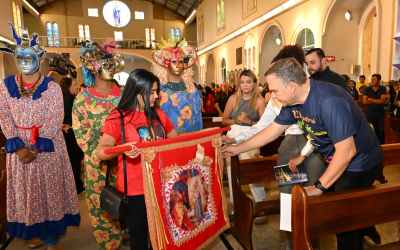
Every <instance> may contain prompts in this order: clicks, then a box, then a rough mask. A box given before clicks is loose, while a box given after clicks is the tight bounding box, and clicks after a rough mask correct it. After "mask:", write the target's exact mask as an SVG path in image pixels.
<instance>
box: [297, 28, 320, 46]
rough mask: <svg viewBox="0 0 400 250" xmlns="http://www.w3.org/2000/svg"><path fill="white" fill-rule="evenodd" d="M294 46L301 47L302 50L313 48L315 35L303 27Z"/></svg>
mask: <svg viewBox="0 0 400 250" xmlns="http://www.w3.org/2000/svg"><path fill="white" fill-rule="evenodd" d="M295 44H297V45H299V46H301V47H302V48H303V49H304V50H309V49H312V48H314V47H315V35H314V32H313V31H312V30H311V29H310V28H308V27H305V28H303V29H302V30H300V32H299V33H298V34H297V36H296V41H295Z"/></svg>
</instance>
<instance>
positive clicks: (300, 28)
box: [290, 24, 317, 45]
mask: <svg viewBox="0 0 400 250" xmlns="http://www.w3.org/2000/svg"><path fill="white" fill-rule="evenodd" d="M304 29H309V30H311V32H312V33H313V34H317V32H315V30H314V29H313V28H312V27H310V26H308V25H306V24H300V25H298V26H297V27H296V29H295V31H294V32H293V34H292V36H291V37H290V44H296V40H297V37H298V36H299V34H300V32H302V31H303V30H304ZM314 39H315V43H316V45H317V40H316V37H315V35H314Z"/></svg>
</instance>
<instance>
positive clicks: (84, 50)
mask: <svg viewBox="0 0 400 250" xmlns="http://www.w3.org/2000/svg"><path fill="white" fill-rule="evenodd" d="M115 47H116V44H115V42H109V43H106V44H103V46H100V45H98V44H97V43H95V42H91V41H84V42H82V44H81V49H80V54H81V56H80V59H81V63H82V74H83V79H84V84H85V86H93V85H94V84H95V79H96V75H99V76H100V78H101V79H103V80H111V79H113V77H114V75H115V74H116V73H118V72H120V71H122V69H123V68H124V65H125V62H124V60H123V58H122V56H121V55H119V54H113V50H114V49H115Z"/></svg>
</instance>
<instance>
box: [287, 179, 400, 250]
mask: <svg viewBox="0 0 400 250" xmlns="http://www.w3.org/2000/svg"><path fill="white" fill-rule="evenodd" d="M395 204H400V183H393V184H384V185H379V186H376V187H370V188H363V189H356V190H352V191H348V192H338V193H332V194H324V195H322V196H318V197H308V196H307V195H306V193H305V191H304V189H303V188H302V187H301V186H298V185H296V186H295V187H294V188H293V190H292V232H293V234H292V236H293V246H294V250H312V249H313V248H312V245H311V236H313V237H315V236H316V235H318V234H322V233H340V232H346V231H351V230H355V229H361V228H365V227H367V226H372V225H375V224H380V223H385V222H390V221H396V220H400V206H398V205H395Z"/></svg>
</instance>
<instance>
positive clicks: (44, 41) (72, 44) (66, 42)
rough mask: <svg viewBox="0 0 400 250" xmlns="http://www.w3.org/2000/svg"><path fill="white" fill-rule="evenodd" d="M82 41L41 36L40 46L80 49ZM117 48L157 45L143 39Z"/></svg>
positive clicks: (192, 43) (194, 44) (151, 47)
mask: <svg viewBox="0 0 400 250" xmlns="http://www.w3.org/2000/svg"><path fill="white" fill-rule="evenodd" d="M109 40H110V38H92V39H91V41H93V42H97V43H99V44H102V43H104V42H106V41H109ZM81 41H82V39H80V38H79V37H61V38H60V39H58V40H51V39H49V38H48V37H47V36H39V44H41V45H42V46H44V47H54V48H79V47H80V42H81ZM116 43H117V47H118V48H120V49H154V47H155V43H153V44H152V43H149V42H147V43H148V44H146V41H145V40H141V39H125V40H123V41H116ZM188 43H189V44H190V45H191V46H194V47H196V42H192V41H189V42H188Z"/></svg>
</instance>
